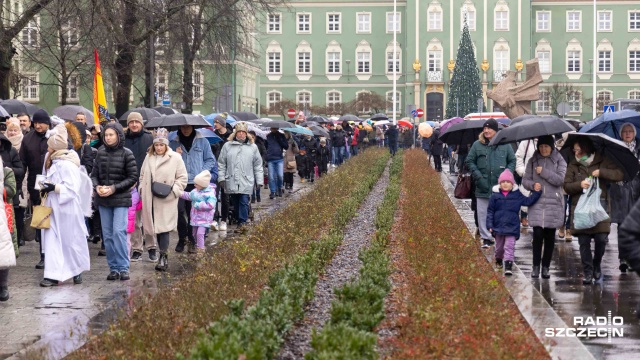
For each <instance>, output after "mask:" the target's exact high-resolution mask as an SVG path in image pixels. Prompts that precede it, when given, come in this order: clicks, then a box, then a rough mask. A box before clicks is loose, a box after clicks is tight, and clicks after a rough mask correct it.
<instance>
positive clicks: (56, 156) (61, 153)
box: [45, 150, 80, 169]
mask: <svg viewBox="0 0 640 360" xmlns="http://www.w3.org/2000/svg"><path fill="white" fill-rule="evenodd" d="M54 160H67V161H71V162H72V163H73V164H75V165H76V166H77V167H80V158H79V157H78V153H76V152H75V151H72V150H58V151H54V152H53V153H52V154H51V155H49V157H48V158H47V162H46V163H45V168H46V169H49V168H50V167H51V164H52V163H53V161H54Z"/></svg>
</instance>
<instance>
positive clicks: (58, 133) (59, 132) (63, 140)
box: [47, 124, 69, 151]
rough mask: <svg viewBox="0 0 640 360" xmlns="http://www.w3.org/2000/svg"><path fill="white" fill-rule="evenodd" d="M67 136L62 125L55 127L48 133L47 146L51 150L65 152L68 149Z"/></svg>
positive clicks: (65, 129)
mask: <svg viewBox="0 0 640 360" xmlns="http://www.w3.org/2000/svg"><path fill="white" fill-rule="evenodd" d="M67 139H68V134H67V128H66V127H65V126H64V124H60V125H56V127H55V128H53V130H52V131H51V132H50V134H49V139H48V140H47V145H48V146H49V147H50V148H52V149H53V150H56V151H57V150H66V149H67V148H68V147H69V144H68V143H67Z"/></svg>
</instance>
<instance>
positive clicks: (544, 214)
mask: <svg viewBox="0 0 640 360" xmlns="http://www.w3.org/2000/svg"><path fill="white" fill-rule="evenodd" d="M566 173H567V163H566V162H565V161H564V159H563V158H562V155H560V152H558V150H556V149H555V144H554V140H553V137H552V136H550V135H545V136H540V137H539V138H538V142H537V150H536V151H535V152H534V153H533V154H532V155H531V158H530V159H529V161H528V162H527V164H526V166H525V167H524V173H523V175H524V176H523V178H522V186H523V187H524V188H525V189H527V190H529V191H541V192H542V194H541V197H540V200H538V202H537V203H536V204H535V205H532V206H530V207H529V215H528V220H529V226H532V227H533V269H532V270H531V277H532V278H534V279H537V278H538V277H539V276H540V265H542V278H543V279H548V278H549V277H550V275H549V266H550V265H551V257H552V256H553V248H554V246H555V238H556V229H559V228H561V227H562V225H563V224H564V195H563V194H562V185H563V184H564V177H565V175H566ZM543 247H544V252H543Z"/></svg>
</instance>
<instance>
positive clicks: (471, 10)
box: [460, 0, 478, 31]
mask: <svg viewBox="0 0 640 360" xmlns="http://www.w3.org/2000/svg"><path fill="white" fill-rule="evenodd" d="M465 8H466V10H467V14H468V15H469V16H468V17H467V25H468V26H469V31H476V27H477V21H476V17H477V14H478V12H477V11H476V7H475V6H474V5H473V2H471V0H467V1H465V2H464V3H463V4H462V6H461V7H460V30H462V29H463V28H464V10H465Z"/></svg>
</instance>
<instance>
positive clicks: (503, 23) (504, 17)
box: [494, 11, 509, 31]
mask: <svg viewBox="0 0 640 360" xmlns="http://www.w3.org/2000/svg"><path fill="white" fill-rule="evenodd" d="M494 29H495V30H496V31H500V30H503V31H504V30H509V12H508V11H496V12H495V22H494Z"/></svg>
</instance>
